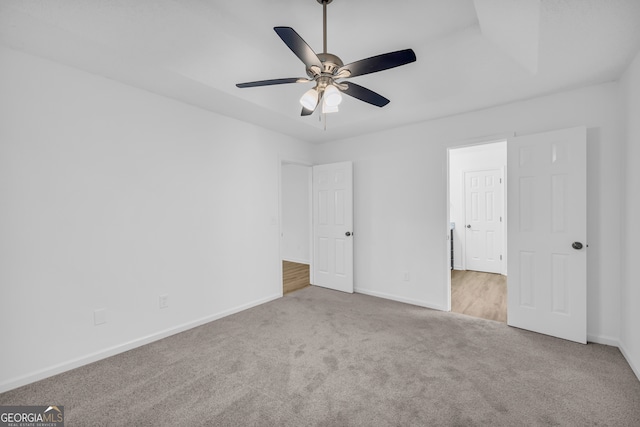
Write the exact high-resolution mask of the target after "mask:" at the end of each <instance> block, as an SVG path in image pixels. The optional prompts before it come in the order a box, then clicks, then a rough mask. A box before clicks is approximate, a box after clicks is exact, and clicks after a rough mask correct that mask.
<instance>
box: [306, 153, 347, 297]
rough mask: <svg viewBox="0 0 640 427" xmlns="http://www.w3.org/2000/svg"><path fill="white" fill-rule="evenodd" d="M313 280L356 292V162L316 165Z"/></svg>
mask: <svg viewBox="0 0 640 427" xmlns="http://www.w3.org/2000/svg"><path fill="white" fill-rule="evenodd" d="M313 252H314V253H313V260H314V262H313V269H314V274H313V284H314V285H318V286H323V287H325V288H330V289H335V290H338V291H343V292H349V293H353V165H352V163H351V162H341V163H332V164H327V165H318V166H314V167H313Z"/></svg>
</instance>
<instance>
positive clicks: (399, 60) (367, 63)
mask: <svg viewBox="0 0 640 427" xmlns="http://www.w3.org/2000/svg"><path fill="white" fill-rule="evenodd" d="M415 60H416V54H415V52H414V51H413V50H412V49H404V50H397V51H395V52H389V53H383V54H382V55H377V56H372V57H371V58H367V59H361V60H360V61H356V62H352V63H350V64H347V65H344V66H342V67H340V68H339V69H338V71H337V72H336V74H338V73H340V72H341V71H343V70H349V72H350V75H349V77H354V76H361V75H363V74H370V73H377V72H378V71H383V70H388V69H389V68H395V67H399V66H401V65H405V64H409V63H411V62H414V61H415Z"/></svg>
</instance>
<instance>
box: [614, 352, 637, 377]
mask: <svg viewBox="0 0 640 427" xmlns="http://www.w3.org/2000/svg"><path fill="white" fill-rule="evenodd" d="M618 348H619V349H620V353H622V356H623V357H624V358H625V359H626V360H627V363H628V364H629V366H630V367H631V370H632V371H633V373H634V374H636V377H637V378H638V381H640V366H636V365H635V364H634V363H633V360H631V356H630V355H629V351H628V350H627V349H626V347H625V346H624V344H623V343H620V346H618Z"/></svg>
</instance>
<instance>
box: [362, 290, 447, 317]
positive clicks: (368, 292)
mask: <svg viewBox="0 0 640 427" xmlns="http://www.w3.org/2000/svg"><path fill="white" fill-rule="evenodd" d="M353 292H355V293H357V294H364V295H369V296H372V297H378V298H384V299H389V300H392V301H398V302H403V303H405V304H411V305H417V306H419V307H424V308H430V309H432V310H438V311H449V310H447V309H446V308H444V307H442V306H441V305H435V304H431V303H428V302H426V301H420V300H415V299H411V298H404V297H399V296H397V295H391V294H387V293H384V292H378V291H371V290H369V289H362V288H354V289H353Z"/></svg>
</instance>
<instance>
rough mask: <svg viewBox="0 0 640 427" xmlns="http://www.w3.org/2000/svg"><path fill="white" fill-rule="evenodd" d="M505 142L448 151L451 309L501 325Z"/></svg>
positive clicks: (503, 309) (503, 315)
mask: <svg viewBox="0 0 640 427" xmlns="http://www.w3.org/2000/svg"><path fill="white" fill-rule="evenodd" d="M506 165H507V143H506V141H499V142H492V143H485V144H479V145H472V146H465V147H460V148H452V149H449V177H448V181H449V187H448V188H449V220H450V239H449V242H450V246H449V257H448V259H449V261H450V269H451V281H450V295H451V311H453V312H456V313H461V314H466V315H469V316H474V317H481V318H484V319H489V320H497V321H501V322H505V323H506V321H507V280H506V274H507V268H506V266H507V259H506V255H507V251H506V242H507V236H506V231H507V227H506V221H507V218H506V206H507V204H506Z"/></svg>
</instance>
